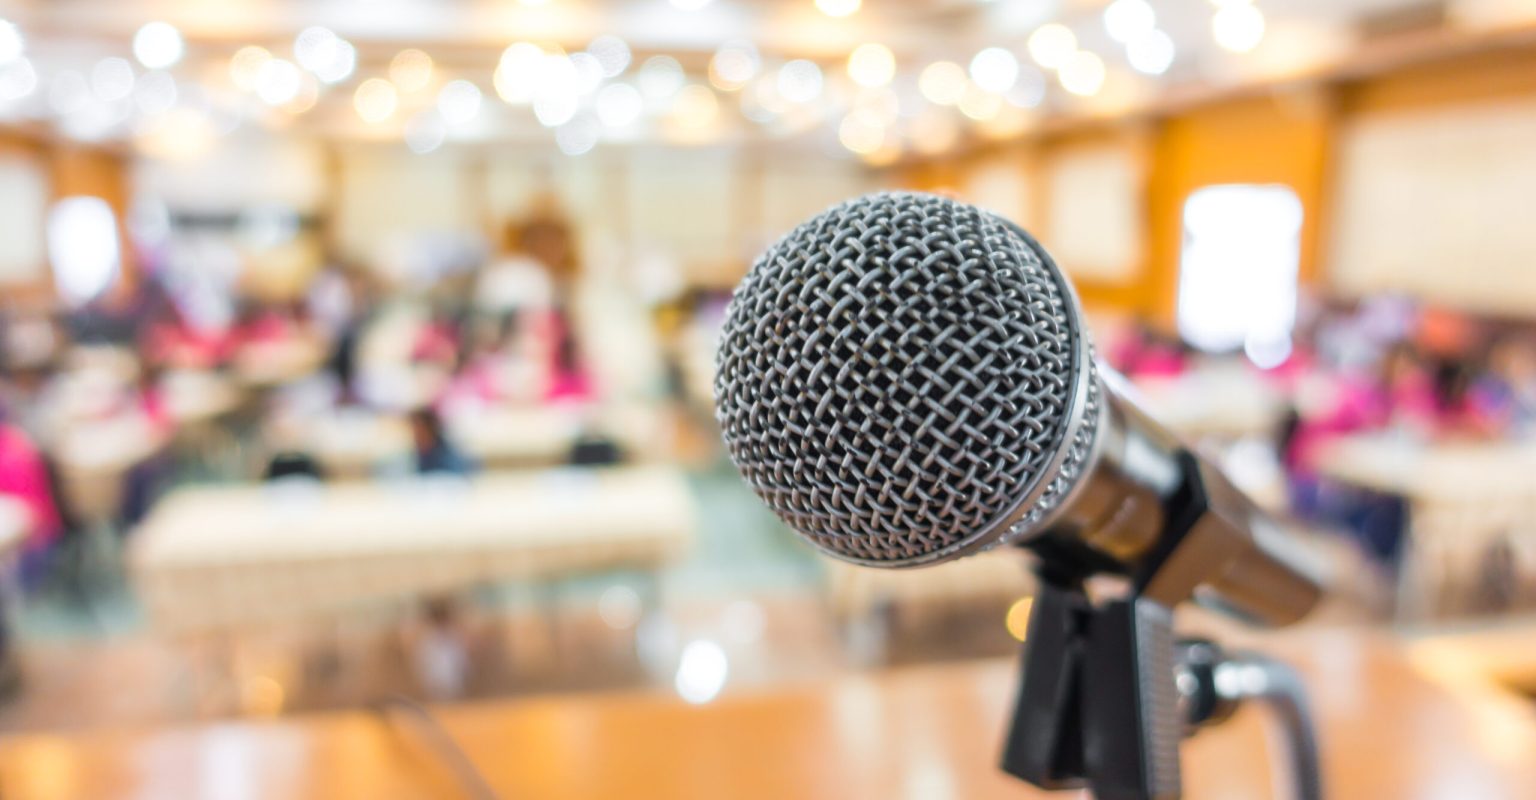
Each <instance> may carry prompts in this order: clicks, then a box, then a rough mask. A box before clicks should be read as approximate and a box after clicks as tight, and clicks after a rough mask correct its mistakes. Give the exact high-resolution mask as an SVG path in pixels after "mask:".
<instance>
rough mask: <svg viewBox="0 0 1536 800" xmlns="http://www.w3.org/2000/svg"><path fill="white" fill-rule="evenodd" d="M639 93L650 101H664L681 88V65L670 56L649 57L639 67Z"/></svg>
mask: <svg viewBox="0 0 1536 800" xmlns="http://www.w3.org/2000/svg"><path fill="white" fill-rule="evenodd" d="M638 78H639V82H640V92H641V94H644V95H645V96H646V97H648V98H650V99H652V100H664V99H666V98H668V97H671V96H672V95H674V94H677V92H678V90H679V89H682V88H683V65H681V64H679V63H677V59H675V58H673V57H671V56H651V57H650V58H648V59H646V60H645V63H644V64H642V65H641V66H640V74H639V76H638Z"/></svg>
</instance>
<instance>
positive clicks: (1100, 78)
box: [1056, 50, 1104, 97]
mask: <svg viewBox="0 0 1536 800" xmlns="http://www.w3.org/2000/svg"><path fill="white" fill-rule="evenodd" d="M1056 77H1057V78H1058V79H1060V80H1061V87H1062V88H1063V89H1066V90H1067V91H1069V92H1071V93H1072V94H1075V95H1079V96H1081V97H1090V96H1092V95H1095V94H1098V92H1099V89H1101V88H1103V86H1104V61H1103V60H1102V59H1100V58H1099V57H1098V56H1096V55H1094V54H1093V53H1090V52H1088V51H1087V50H1079V51H1077V52H1076V53H1073V54H1072V57H1071V58H1069V59H1067V63H1065V64H1062V65H1061V70H1060V71H1059V72H1058V73H1057V75H1056Z"/></svg>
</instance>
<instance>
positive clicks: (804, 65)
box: [777, 58, 822, 103]
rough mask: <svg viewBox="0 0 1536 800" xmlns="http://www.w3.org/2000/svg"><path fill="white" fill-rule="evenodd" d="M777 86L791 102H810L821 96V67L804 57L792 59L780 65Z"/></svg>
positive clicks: (781, 93)
mask: <svg viewBox="0 0 1536 800" xmlns="http://www.w3.org/2000/svg"><path fill="white" fill-rule="evenodd" d="M777 88H778V90H779V95H780V96H782V97H783V98H784V99H785V100H788V101H789V102H791V103H809V102H811V101H812V100H815V99H816V98H818V97H820V96H821V89H822V77H821V67H818V66H816V62H814V61H806V60H805V59H803V58H802V59H796V60H794V61H790V62H788V63H787V64H785V65H784V66H782V67H779V77H778V82H777Z"/></svg>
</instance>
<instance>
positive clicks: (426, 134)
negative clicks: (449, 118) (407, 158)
mask: <svg viewBox="0 0 1536 800" xmlns="http://www.w3.org/2000/svg"><path fill="white" fill-rule="evenodd" d="M404 134H405V146H406V147H409V148H410V149H411V152H412V153H415V154H417V155H426V154H427V153H430V152H432V151H433V150H436V149H437V148H439V147H442V146H443V142H445V141H447V139H448V125H447V124H446V123H444V122H443V118H442V117H439V116H438V115H436V114H434V113H432V112H430V111H423V112H421V113H418V114H417V115H416V116H414V117H411V119H410V121H408V122H406V123H405V131H404Z"/></svg>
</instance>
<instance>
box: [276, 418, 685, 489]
mask: <svg viewBox="0 0 1536 800" xmlns="http://www.w3.org/2000/svg"><path fill="white" fill-rule="evenodd" d="M445 424H446V426H447V428H448V434H449V436H450V437H451V438H452V439H453V441H454V442H455V443H456V444H458V445H459V446H460V447H461V448H463V450H464V452H465V453H466V454H468V455H469V456H470V457H471V458H473V459H475V460H476V461H478V462H479V463H480V464H481V465H482V466H485V467H489V468H497V467H522V466H551V465H555V464H559V463H561V462H563V461H565V459H566V458H567V456H569V454H570V452H571V447H572V445H574V444H575V443H576V438H577V436H578V435H579V434H580V433H581V431H582V429H583V427H585V428H587V429H589V430H592V431H595V432H598V433H601V434H604V435H606V436H610V437H612V438H613V439H614V440H615V441H616V442H617V443H618V444H619V446H620V447H622V448H623V449H624V450H625V451H627V453H628V454H629V455H631V456H634V457H637V458H641V459H643V458H645V457H646V456H647V455H648V454H650V453H654V452H655V451H656V448H657V447H659V446H660V444H659V431H660V419H659V416H658V415H657V413H656V412H655V410H654V409H650V408H648V407H646V406H643V405H638V404H620V405H616V406H613V407H610V408H605V409H602V410H600V411H587V410H583V409H580V408H576V407H567V406H505V407H495V408H485V409H476V410H472V411H461V412H458V413H456V414H454V415H453V416H452V417H450V418H449V419H448V420H446V423H445ZM304 444H305V445H306V446H308V447H311V448H313V450H314V452H315V457H316V458H317V459H318V460H319V461H320V463H321V464H322V465H323V466H324V467H325V468H326V469H327V470H328V471H329V472H331V473H333V474H336V475H341V476H347V477H358V476H362V475H366V474H368V473H369V471H370V470H372V469H374V468H376V467H378V466H380V465H382V464H386V463H388V462H390V461H392V460H402V459H405V458H407V456H408V453H409V451H410V448H411V434H410V428H409V426H408V425H407V424H406V421H405V419H404V418H402V417H400V416H397V415H393V414H377V413H373V412H368V411H356V410H349V411H342V412H337V413H334V414H331V415H328V416H324V417H320V418H318V419H316V420H315V421H314V422H313V423H312V424H310V426H309V431H308V434H307V436H306V437H305V442H304Z"/></svg>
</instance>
